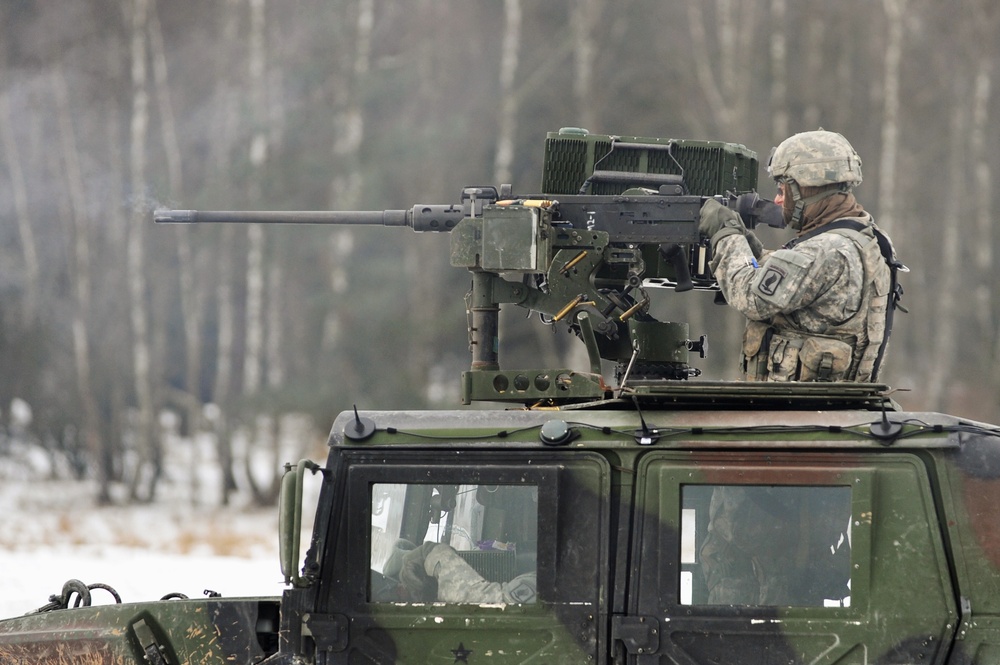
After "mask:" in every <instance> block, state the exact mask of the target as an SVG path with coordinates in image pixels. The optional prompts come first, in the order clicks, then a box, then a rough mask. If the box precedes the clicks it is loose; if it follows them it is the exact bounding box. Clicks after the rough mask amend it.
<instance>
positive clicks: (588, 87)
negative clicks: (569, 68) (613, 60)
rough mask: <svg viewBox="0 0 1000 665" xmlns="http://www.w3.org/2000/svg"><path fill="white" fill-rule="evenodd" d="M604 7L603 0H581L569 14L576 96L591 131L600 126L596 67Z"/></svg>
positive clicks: (583, 123) (582, 118)
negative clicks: (595, 82) (596, 92)
mask: <svg viewBox="0 0 1000 665" xmlns="http://www.w3.org/2000/svg"><path fill="white" fill-rule="evenodd" d="M603 10H604V2H603V1H602V0H578V2H576V3H575V5H574V7H573V10H572V13H571V16H570V19H571V23H572V26H573V65H574V67H573V70H574V76H573V96H574V98H575V99H576V112H577V114H578V116H579V118H580V126H581V127H584V128H586V129H589V130H591V131H597V130H598V128H599V124H598V123H599V119H598V115H597V110H598V99H597V95H595V91H594V67H595V64H596V62H597V25H598V23H599V22H600V20H601V13H602V11H603Z"/></svg>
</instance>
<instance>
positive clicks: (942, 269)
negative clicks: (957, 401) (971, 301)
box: [927, 77, 968, 410]
mask: <svg viewBox="0 0 1000 665" xmlns="http://www.w3.org/2000/svg"><path fill="white" fill-rule="evenodd" d="M960 78H961V77H957V79H956V81H955V83H954V84H953V85H955V87H956V88H962V87H963V86H962V82H961V81H960V80H959V79H960ZM962 93H963V91H962V90H957V91H956V99H962V98H963V94H962ZM966 131H967V118H966V114H965V112H964V109H959V110H956V111H955V112H954V113H952V114H951V122H950V127H949V132H948V133H949V141H948V145H949V146H950V147H949V152H950V156H949V159H948V183H949V186H948V189H947V194H946V196H945V201H944V204H945V205H944V209H945V210H947V211H949V214H951V215H954V216H956V217H957V218H960V217H961V215H962V211H963V208H962V202H963V201H964V200H965V189H966V187H965V180H966V177H965V158H966V149H965V145H966V142H965V141H966V139H967V138H968V136H967V134H966ZM938 228H939V229H940V232H941V260H940V262H939V264H938V265H937V266H936V267H935V271H936V273H937V275H938V279H937V280H936V281H937V287H938V293H937V294H936V296H937V297H936V298H935V302H936V303H937V304H936V305H935V312H934V313H935V317H934V318H935V321H936V323H937V325H936V326H935V330H934V346H933V352H932V353H931V359H932V360H931V366H930V376H929V380H928V382H927V404H928V407H929V408H931V409H941V410H943V409H945V408H947V402H948V397H949V396H948V394H947V392H946V388H947V384H948V380H949V379H950V378H951V377H952V376H954V371H953V370H954V362H955V350H956V337H957V335H958V321H957V319H956V304H957V300H958V299H957V298H955V294H956V293H959V292H960V286H959V275H961V274H962V270H961V265H960V263H961V234H962V229H961V227H960V226H959V225H958V224H940V225H938Z"/></svg>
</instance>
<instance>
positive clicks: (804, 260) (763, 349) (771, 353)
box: [712, 214, 891, 381]
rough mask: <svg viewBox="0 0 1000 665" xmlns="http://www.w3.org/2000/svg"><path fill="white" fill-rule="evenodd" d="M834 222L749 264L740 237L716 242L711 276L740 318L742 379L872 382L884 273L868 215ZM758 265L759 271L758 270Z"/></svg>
mask: <svg viewBox="0 0 1000 665" xmlns="http://www.w3.org/2000/svg"><path fill="white" fill-rule="evenodd" d="M852 221H853V222H854V226H855V227H857V228H860V230H856V229H852V228H835V227H836V225H837V223H836V222H834V223H831V224H827V225H825V226H824V227H822V232H817V233H814V234H810V235H809V236H805V237H803V238H802V239H797V240H794V241H792V242H791V243H789V244H788V245H786V246H785V248H783V249H779V250H777V251H774V252H768V253H765V254H764V256H762V257H761V259H760V261H761V262H760V263H759V264H758V262H757V261H756V260H755V259H754V256H753V254H752V252H751V251H750V246H749V245H748V244H747V241H746V238H744V237H743V236H740V235H732V236H728V237H724V238H721V239H720V240H719V242H718V243H717V245H716V247H715V248H714V249H715V256H714V257H713V259H712V270H713V271H714V273H715V276H716V278H717V279H718V282H719V287H720V289H721V290H722V294H723V295H724V296H725V298H726V301H727V302H728V303H729V304H730V305H731V306H733V307H735V308H736V309H737V310H739V311H740V312H742V313H743V314H744V315H745V316H746V317H747V319H748V323H747V328H746V331H745V333H744V340H743V371H744V374H745V376H746V378H747V379H749V380H769V381H816V380H820V381H823V380H826V381H875V380H877V369H878V368H877V367H875V365H876V358H877V356H878V355H879V350H880V348H881V347H882V343H883V339H884V337H885V325H886V307H887V304H888V294H889V291H890V277H891V275H890V270H889V267H888V265H887V264H886V262H885V260H884V259H883V258H882V255H881V252H880V250H879V247H878V241H877V239H876V237H875V233H874V222H873V220H872V218H871V216H870V215H867V214H866V215H865V216H864V217H859V218H852V219H851V220H848V223H850V222H852ZM758 266H759V267H758Z"/></svg>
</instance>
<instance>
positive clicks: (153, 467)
mask: <svg viewBox="0 0 1000 665" xmlns="http://www.w3.org/2000/svg"><path fill="white" fill-rule="evenodd" d="M131 6H132V22H131V30H130V34H131V60H132V77H131V78H132V119H131V124H130V137H129V145H130V157H131V160H130V161H131V163H130V174H131V175H130V183H131V189H132V197H133V205H132V219H131V224H130V225H129V228H128V239H127V255H128V275H129V309H130V312H131V314H130V319H131V324H132V363H133V371H134V373H135V393H136V402H137V409H138V419H137V422H136V432H135V434H136V446H137V451H138V455H139V461H138V466H137V468H136V469H135V473H134V475H133V477H132V479H131V483H130V488H129V489H130V494H131V496H132V498H133V499H140V500H143V501H150V500H152V498H153V496H154V493H155V490H156V482H157V480H158V479H159V473H160V469H159V468H158V464H159V459H158V450H157V449H158V441H157V440H156V436H157V433H156V432H155V431H154V420H155V418H154V406H153V390H152V376H151V369H150V366H151V363H150V343H149V326H148V316H149V313H148V311H147V302H146V272H145V271H146V256H145V248H144V246H143V245H144V239H145V233H144V230H145V228H146V225H147V224H148V222H149V220H148V219H147V213H148V210H147V206H146V205H145V200H144V192H145V188H146V182H147V178H146V140H147V139H146V133H147V131H148V128H149V92H148V90H147V87H148V73H147V67H146V57H147V40H146V30H147V23H148V20H149V0H132V5H131Z"/></svg>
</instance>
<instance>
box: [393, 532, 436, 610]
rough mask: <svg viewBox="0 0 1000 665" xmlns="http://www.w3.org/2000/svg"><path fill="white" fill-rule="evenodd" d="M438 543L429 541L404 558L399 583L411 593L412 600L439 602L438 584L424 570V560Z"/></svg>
mask: <svg viewBox="0 0 1000 665" xmlns="http://www.w3.org/2000/svg"><path fill="white" fill-rule="evenodd" d="M437 545H438V543H434V542H431V541H428V542H426V543H424V544H423V545H421V546H420V547H417V548H416V549H412V550H410V551H409V552H407V553H406V554H405V555H404V556H403V566H402V568H401V569H400V571H399V581H400V582H402V583H403V586H405V587H406V590H407V591H408V592H409V593H410V599H411V600H413V601H415V602H433V601H435V600H437V582H436V581H435V580H434V579H433V578H431V576H430V575H428V574H427V571H426V570H425V569H424V560H425V559H426V558H427V555H428V554H430V552H431V550H432V549H434V547H435V546H437Z"/></svg>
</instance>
